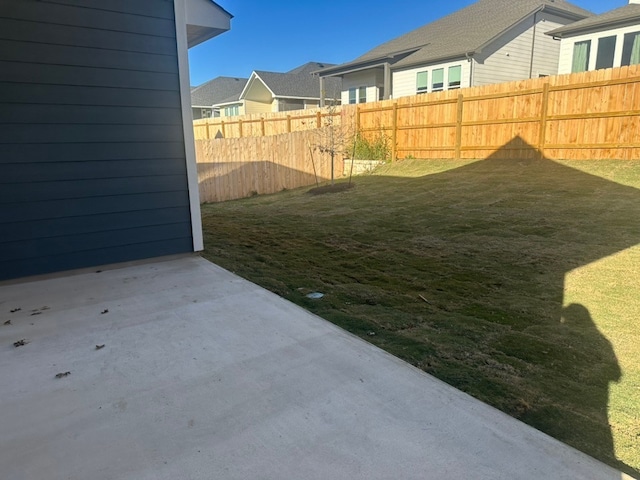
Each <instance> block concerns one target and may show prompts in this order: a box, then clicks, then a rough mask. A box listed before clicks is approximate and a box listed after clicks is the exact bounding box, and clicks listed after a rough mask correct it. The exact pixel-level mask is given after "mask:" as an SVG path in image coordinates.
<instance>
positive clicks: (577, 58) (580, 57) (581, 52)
mask: <svg viewBox="0 0 640 480" xmlns="http://www.w3.org/2000/svg"><path fill="white" fill-rule="evenodd" d="M589 53H591V40H586V41H584V42H576V43H575V44H574V45H573V62H572V63H571V73H577V72H586V71H587V70H588V69H589Z"/></svg>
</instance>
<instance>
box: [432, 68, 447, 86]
mask: <svg viewBox="0 0 640 480" xmlns="http://www.w3.org/2000/svg"><path fill="white" fill-rule="evenodd" d="M442 90H444V68H436V69H435V70H434V71H433V73H431V91H432V92H441V91H442Z"/></svg>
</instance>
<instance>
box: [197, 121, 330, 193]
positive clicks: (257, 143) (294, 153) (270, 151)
mask: <svg viewBox="0 0 640 480" xmlns="http://www.w3.org/2000/svg"><path fill="white" fill-rule="evenodd" d="M321 133H323V131H322V129H321V130H320V131H304V132H293V133H290V134H281V135H272V136H265V137H247V138H225V139H215V140H196V142H195V145H196V159H197V162H198V183H199V187H200V201H201V202H220V201H224V200H233V199H236V198H244V197H249V196H251V195H256V194H265V193H275V192H280V191H282V190H284V189H291V188H297V187H303V186H308V185H314V184H315V182H316V179H317V180H318V181H321V182H322V181H326V180H328V179H330V178H331V157H330V155H329V153H326V152H321V151H319V150H318V149H315V148H314V146H313V145H315V144H316V143H317V136H318V134H321ZM334 169H335V172H334V174H335V176H340V175H342V171H343V161H342V158H339V159H338V158H336V159H335V162H334Z"/></svg>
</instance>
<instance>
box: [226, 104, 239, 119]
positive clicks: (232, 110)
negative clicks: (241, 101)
mask: <svg viewBox="0 0 640 480" xmlns="http://www.w3.org/2000/svg"><path fill="white" fill-rule="evenodd" d="M239 114H240V107H239V106H238V105H232V106H230V107H224V116H225V117H233V116H234V115H239Z"/></svg>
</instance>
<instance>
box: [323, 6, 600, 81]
mask: <svg viewBox="0 0 640 480" xmlns="http://www.w3.org/2000/svg"><path fill="white" fill-rule="evenodd" d="M543 10H544V11H546V12H549V13H553V14H556V15H559V16H562V17H565V18H567V19H568V20H570V21H576V20H581V19H583V18H585V17H589V16H591V15H592V13H591V12H589V11H588V10H585V9H583V8H580V7H578V6H576V5H574V4H572V3H569V2H568V1H565V0H479V1H478V2H476V3H473V4H471V5H469V6H468V7H465V8H463V9H461V10H458V11H456V12H454V13H452V14H450V15H447V16H445V17H442V18H440V19H438V20H436V21H434V22H431V23H428V24H427V25H424V26H422V27H419V28H417V29H415V30H413V31H411V32H409V33H406V34H404V35H401V36H399V37H397V38H394V39H393V40H390V41H388V42H386V43H383V44H382V45H379V46H377V47H375V48H373V49H372V50H370V51H368V52H367V53H365V54H364V55H361V56H360V57H358V58H356V59H355V60H353V61H352V62H349V63H346V64H342V65H338V66H337V67H330V68H326V69H323V70H322V71H321V72H320V73H321V74H323V73H337V72H338V71H339V70H342V69H345V68H349V67H357V66H358V65H360V64H371V63H375V62H388V63H391V64H393V65H394V67H402V66H409V65H414V64H418V63H428V62H434V61H437V60H444V59H447V58H455V57H462V56H465V55H467V54H473V53H478V52H480V51H482V49H483V48H484V47H485V46H486V45H488V44H489V43H490V42H492V41H493V40H494V39H496V38H497V37H499V36H500V35H502V34H503V33H505V32H506V31H508V30H509V29H511V28H512V27H514V26H515V25H517V24H518V23H520V22H521V21H523V20H524V19H526V18H528V17H530V16H531V15H533V14H535V13H536V12H539V11H543Z"/></svg>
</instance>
